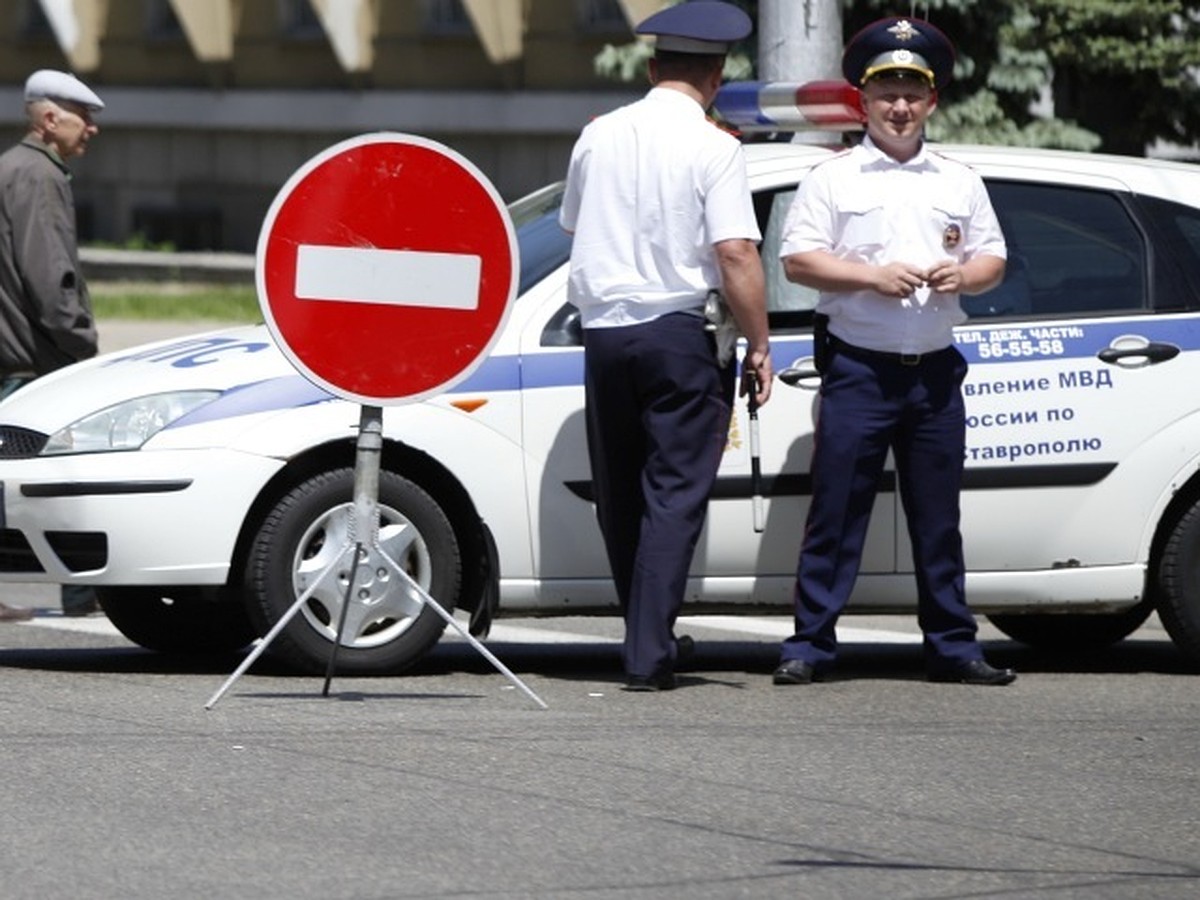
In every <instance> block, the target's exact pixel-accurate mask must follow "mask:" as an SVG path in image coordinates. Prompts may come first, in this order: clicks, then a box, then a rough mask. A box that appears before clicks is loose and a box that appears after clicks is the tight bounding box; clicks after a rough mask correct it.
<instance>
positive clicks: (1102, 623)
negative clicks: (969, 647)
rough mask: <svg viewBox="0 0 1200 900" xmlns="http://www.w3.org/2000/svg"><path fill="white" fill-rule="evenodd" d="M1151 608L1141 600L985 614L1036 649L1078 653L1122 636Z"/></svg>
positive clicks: (1138, 623)
mask: <svg viewBox="0 0 1200 900" xmlns="http://www.w3.org/2000/svg"><path fill="white" fill-rule="evenodd" d="M1153 611H1154V604H1153V603H1150V602H1145V601H1144V602H1142V603H1139V604H1138V605H1137V606H1134V607H1131V608H1129V609H1125V610H1122V611H1121V612H1117V613H1063V614H1055V613H1030V614H1027V615H1022V614H1017V613H1004V614H997V615H991V616H988V617H987V618H988V621H989V622H991V623H992V624H993V625H995V626H996V627H997V628H999V629H1000V630H1001V631H1003V632H1004V633H1005V634H1006V635H1008V636H1009V637H1010V638H1012V639H1013V640H1014V641H1020V642H1021V643H1022V644H1028V645H1029V646H1030V647H1035V648H1037V649H1039V650H1053V651H1056V652H1060V653H1063V652H1065V653H1072V652H1075V653H1078V652H1086V651H1089V650H1099V649H1102V648H1104V647H1108V646H1111V645H1112V644H1115V643H1116V642H1117V641H1120V640H1124V639H1125V638H1127V637H1129V635H1131V634H1133V633H1134V632H1135V631H1137V630H1138V629H1139V628H1140V627H1141V626H1142V623H1143V622H1145V621H1146V619H1147V618H1149V616H1150V613H1151V612H1153Z"/></svg>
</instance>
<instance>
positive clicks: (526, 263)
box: [508, 182, 571, 294]
mask: <svg viewBox="0 0 1200 900" xmlns="http://www.w3.org/2000/svg"><path fill="white" fill-rule="evenodd" d="M562 196H563V184H562V182H557V183H555V184H551V185H547V186H546V187H544V188H542V189H541V190H539V191H535V192H534V193H532V194H529V195H528V196H525V197H522V198H521V199H520V200H517V201H514V202H513V203H512V204H510V205H509V207H508V214H509V216H510V217H511V218H512V223H513V227H514V228H516V230H517V247H518V250H519V252H520V254H521V282H520V285H519V286H518V288H517V293H518V294H523V293H525V292H526V291H527V290H529V288H531V287H532V286H533V285H535V284H537V283H538V282H539V281H541V280H542V279H543V278H545V277H546V276H547V275H549V274H550V273H551V272H553V271H554V270H555V269H557V268H558V267H559V266H561V265H563V264H564V263H565V262H566V261H567V259H568V258H569V257H570V255H571V236H570V235H569V234H567V233H566V232H565V231H563V230H562V227H561V226H560V225H559V224H558V208H559V206H560V205H561V204H562Z"/></svg>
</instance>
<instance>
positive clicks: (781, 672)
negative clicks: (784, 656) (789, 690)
mask: <svg viewBox="0 0 1200 900" xmlns="http://www.w3.org/2000/svg"><path fill="white" fill-rule="evenodd" d="M816 677H817V673H816V671H815V670H814V669H813V667H812V664H811V663H806V662H805V661H804V660H802V659H789V660H787V661H786V662H782V663H780V664H779V668H777V669H776V670H775V674H773V675H772V676H771V681H773V682H774V683H775V684H812V683H813V681H815V680H816Z"/></svg>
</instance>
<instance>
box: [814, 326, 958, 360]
mask: <svg viewBox="0 0 1200 900" xmlns="http://www.w3.org/2000/svg"><path fill="white" fill-rule="evenodd" d="M829 344H830V346H831V347H832V348H833V349H834V351H835V352H837V353H845V354H846V355H847V356H853V357H855V358H857V359H866V360H870V359H881V360H886V361H887V362H890V363H896V364H897V365H901V366H919V365H920V364H921V362H922V361H923V360H926V359H929V357H931V356H937V355H938V354H939V353H945V352H946V351H947V350H949V349H950V348H949V347H943V348H942V349H940V350H931V351H930V352H928V353H893V352H891V351H890V350H868V349H867V348H866V347H856V346H855V345H854V344H847V343H846V342H845V341H843V340H842V339H841V338H839V337H834V336H833V335H832V334H831V335H830V336H829Z"/></svg>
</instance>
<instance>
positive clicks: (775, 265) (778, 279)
mask: <svg viewBox="0 0 1200 900" xmlns="http://www.w3.org/2000/svg"><path fill="white" fill-rule="evenodd" d="M795 195H796V191H795V189H794V188H793V189H791V190H785V191H769V192H764V193H761V194H757V195H755V198H754V205H755V209H756V211H757V213H758V218H759V227H760V228H761V229H762V236H763V239H762V245H761V246H760V248H759V252H760V253H761V255H762V262H763V274H764V276H765V278H766V288H767V289H766V293H767V313H768V314H769V315H770V318H771V324H772V330H775V327H774V326H776V325H786V324H787V323H789V322H791V321H792V320H794V319H795V318H796V316H795V314H796V313H810V312H812V310H813V309H815V308H816V306H817V292H816V290H814V289H813V288H810V287H804V286H803V285H799V284H794V283H792V282H790V281H788V280H787V278H786V277H785V276H784V274H783V263H782V262H781V261H780V259H779V247H780V245H781V244H782V243H783V223H784V220H785V219H786V218H787V213H788V208H789V207H790V206H791V205H792V198H793V197H794V196H795Z"/></svg>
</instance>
